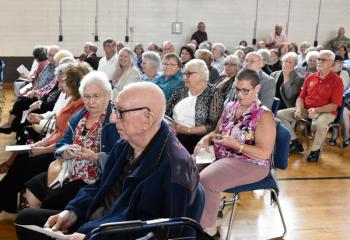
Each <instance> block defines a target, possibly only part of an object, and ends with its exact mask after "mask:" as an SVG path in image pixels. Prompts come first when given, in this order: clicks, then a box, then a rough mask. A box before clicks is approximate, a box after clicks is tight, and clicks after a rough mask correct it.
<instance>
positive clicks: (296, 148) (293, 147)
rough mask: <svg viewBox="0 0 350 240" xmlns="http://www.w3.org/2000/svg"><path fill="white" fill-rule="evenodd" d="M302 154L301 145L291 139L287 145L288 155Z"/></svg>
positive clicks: (296, 140)
mask: <svg viewBox="0 0 350 240" xmlns="http://www.w3.org/2000/svg"><path fill="white" fill-rule="evenodd" d="M301 152H304V148H303V144H301V142H300V141H299V140H298V139H293V140H292V142H291V143H290V145H289V154H291V153H301Z"/></svg>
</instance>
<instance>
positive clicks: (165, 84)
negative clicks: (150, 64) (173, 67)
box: [154, 70, 184, 103]
mask: <svg viewBox="0 0 350 240" xmlns="http://www.w3.org/2000/svg"><path fill="white" fill-rule="evenodd" d="M154 83H155V84H157V85H158V86H159V87H160V88H161V89H162V91H163V93H164V95H165V99H166V101H167V103H168V102H169V99H170V97H171V95H172V94H173V91H174V90H175V89H176V88H178V87H182V86H183V85H184V80H183V74H182V72H181V70H179V71H178V72H177V73H176V74H175V75H173V76H171V77H169V78H168V79H165V76H164V74H162V75H161V76H159V77H157V78H156V79H155V80H154Z"/></svg>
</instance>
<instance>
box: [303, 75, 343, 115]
mask: <svg viewBox="0 0 350 240" xmlns="http://www.w3.org/2000/svg"><path fill="white" fill-rule="evenodd" d="M343 92H344V85H343V81H342V80H341V78H340V77H339V76H338V75H337V74H335V73H334V72H330V73H329V74H328V75H327V76H326V77H325V78H323V79H322V78H320V72H319V71H317V72H315V73H313V74H311V75H310V76H308V77H307V78H306V79H305V81H304V85H303V88H302V89H301V92H300V94H299V97H300V98H301V99H303V100H304V106H305V108H306V109H309V108H317V107H322V106H325V105H327V104H330V103H334V104H337V105H338V106H341V104H342V101H343ZM332 113H333V114H335V115H337V111H334V112H332Z"/></svg>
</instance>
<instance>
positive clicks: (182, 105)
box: [173, 92, 197, 127]
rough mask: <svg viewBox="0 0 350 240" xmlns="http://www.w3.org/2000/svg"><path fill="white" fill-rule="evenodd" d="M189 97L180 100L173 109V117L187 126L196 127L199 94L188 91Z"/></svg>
mask: <svg viewBox="0 0 350 240" xmlns="http://www.w3.org/2000/svg"><path fill="white" fill-rule="evenodd" d="M188 95H189V96H188V97H187V98H184V99H182V100H181V101H180V102H178V103H177V104H176V105H175V107H174V110H173V119H174V120H175V122H177V123H181V124H183V125H185V126H186V127H195V126H196V123H195V117H196V109H195V108H196V102H197V96H192V95H191V93H190V92H188Z"/></svg>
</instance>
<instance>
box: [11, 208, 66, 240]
mask: <svg viewBox="0 0 350 240" xmlns="http://www.w3.org/2000/svg"><path fill="white" fill-rule="evenodd" d="M58 213H60V211H57V210H48V209H41V208H26V209H23V210H22V211H21V212H19V213H18V214H17V217H16V223H17V224H21V225H36V226H40V227H43V226H44V224H45V223H46V221H47V219H48V218H49V217H50V216H52V215H55V214H58ZM16 233H17V237H18V239H19V240H22V239H23V240H24V239H28V240H46V239H47V240H52V238H50V237H48V236H46V235H44V234H41V233H37V232H34V231H31V230H28V229H26V228H22V227H19V226H16Z"/></svg>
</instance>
